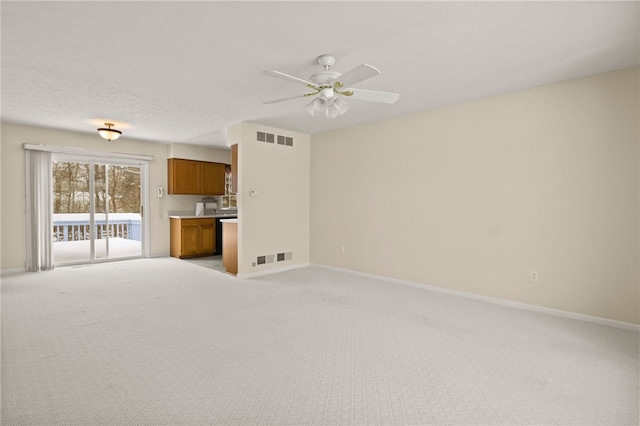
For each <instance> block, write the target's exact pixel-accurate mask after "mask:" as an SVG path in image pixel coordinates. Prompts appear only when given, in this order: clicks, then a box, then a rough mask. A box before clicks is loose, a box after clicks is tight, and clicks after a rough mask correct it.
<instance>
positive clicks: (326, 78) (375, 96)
mask: <svg viewBox="0 0 640 426" xmlns="http://www.w3.org/2000/svg"><path fill="white" fill-rule="evenodd" d="M316 60H317V62H318V63H319V64H320V65H322V68H323V70H322V71H320V72H317V73H315V74H313V75H312V76H311V77H309V79H308V80H305V79H302V78H298V77H294V76H292V75H289V74H285V73H283V72H280V71H274V70H272V71H264V72H263V73H264V74H266V75H270V76H272V77H278V78H281V79H284V80H287V81H290V82H293V83H298V84H302V85H304V86H306V87H308V88H310V89H313V92H309V93H304V94H302V95H297V96H291V97H288V98H283V99H276V100H274V101H269V102H265V104H273V103H276V102H282V101H287V100H289V99H296V98H301V97H307V96H316V95H319V96H318V97H316V98H315V99H314V100H313V101H312V102H311V103H310V104H307V105H306V106H305V109H306V110H307V111H308V112H309V114H311V115H315V114H316V113H320V114H321V115H324V116H325V117H326V118H335V117H337V116H339V115H342V114H344V113H345V112H346V111H347V109H348V108H349V104H348V103H347V102H345V101H344V100H343V99H341V97H342V96H347V97H351V98H352V99H360V100H363V101H372V102H381V103H384V104H392V103H394V102H396V101H397V100H398V98H399V97H400V95H399V94H397V93H391V92H379V91H377V90H364V89H354V88H352V87H351V86H352V85H354V84H356V83H359V82H361V81H364V80H367V79H369V78H371V77H375V76H377V75H380V71H378V69H377V68H374V67H372V66H371V65H367V64H362V65H360V66H357V67H355V68H354V69H352V70H351V71H348V72H346V73H344V74H340V73H339V72H336V71H333V70H331V66H332V65H333V64H334V63H335V62H336V58H335V57H333V56H332V55H321V56H318V58H317V59H316Z"/></svg>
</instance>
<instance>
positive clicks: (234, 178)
mask: <svg viewBox="0 0 640 426" xmlns="http://www.w3.org/2000/svg"><path fill="white" fill-rule="evenodd" d="M231 192H233V193H234V194H237V193H238V144H235V145H231Z"/></svg>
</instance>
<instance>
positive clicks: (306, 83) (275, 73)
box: [262, 70, 318, 89]
mask: <svg viewBox="0 0 640 426" xmlns="http://www.w3.org/2000/svg"><path fill="white" fill-rule="evenodd" d="M262 74H266V75H270V76H272V77H278V78H281V79H283V80H287V81H292V82H294V83H298V84H302V85H303V86H308V87H313V88H314V89H317V88H318V86H317V85H315V84H313V83H312V82H310V81H307V80H303V79H301V78H298V77H294V76H292V75H289V74H285V73H283V72H280V71H274V70H270V71H262Z"/></svg>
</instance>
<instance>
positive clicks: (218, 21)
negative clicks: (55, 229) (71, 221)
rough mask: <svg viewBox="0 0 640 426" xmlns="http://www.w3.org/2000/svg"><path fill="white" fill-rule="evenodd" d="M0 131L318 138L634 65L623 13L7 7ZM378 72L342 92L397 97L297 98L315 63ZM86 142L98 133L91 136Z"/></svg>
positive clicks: (361, 6)
mask: <svg viewBox="0 0 640 426" xmlns="http://www.w3.org/2000/svg"><path fill="white" fill-rule="evenodd" d="M1 17H2V27H1V31H2V34H1V35H2V50H1V55H2V69H1V72H2V81H1V82H2V110H1V111H2V120H3V121H5V122H12V123H21V124H28V125H34V126H41V127H50V128H59V129H66V130H72V131H80V132H90V133H94V134H96V133H95V129H96V128H97V127H98V126H100V125H102V123H103V122H105V121H110V122H114V123H116V124H117V128H119V129H121V130H123V132H124V135H123V138H122V139H121V140H124V139H125V138H126V137H131V138H137V139H144V140H151V141H155V142H164V143H193V144H202V145H218V146H224V145H225V144H226V140H225V129H226V127H227V126H229V125H232V124H235V123H237V122H240V121H252V122H257V123H262V124H265V125H271V126H275V127H279V128H284V129H289V130H294V131H299V132H303V133H309V134H314V133H319V132H323V131H327V130H331V129H336V128H341V127H347V126H353V125H357V124H360V123H364V122H369V121H374V120H379V119H383V118H387V117H392V116H398V115H402V114H407V113H411V112H416V111H421V110H425V109H428V108H433V107H438V106H443V105H448V104H453V103H458V102H464V101H468V100H471V99H477V98H481V97H486V96H492V95H497V94H500V93H506V92H511V91H515V90H521V89H526V88H529V87H535V86H539V85H544V84H550V83H554V82H559V81H564V80H569V79H573V78H578V77H583V76H587V75H593V74H597V73H601V72H605V71H610V70H615V69H620V68H626V67H631V66H637V65H638V64H639V51H640V45H639V38H640V37H639V24H638V23H639V22H640V15H639V3H638V2H635V1H631V2H609V1H605V2H395V1H394V2H371V3H370V2H177V1H176V2H169V1H167V2H164V1H159V2H124V1H122V2H7V1H3V2H2V5H1ZM324 53H331V54H333V55H335V56H336V58H337V62H336V65H335V66H334V67H333V69H334V70H336V71H340V72H343V73H344V72H346V71H348V70H350V69H351V68H353V67H355V66H357V65H359V64H362V63H367V64H370V65H373V66H375V67H377V68H378V69H380V70H381V72H382V75H381V76H378V77H375V78H372V79H370V80H367V81H364V82H362V83H360V84H358V85H355V86H354V87H358V88H363V89H371V90H383V91H390V92H398V93H400V100H399V101H398V102H397V103H395V104H392V105H385V104H377V103H372V102H364V101H358V100H349V102H350V103H351V108H350V109H349V111H348V112H347V113H346V114H345V115H343V116H340V117H338V118H336V119H333V120H330V119H326V118H323V117H311V116H310V115H309V114H308V113H307V112H306V111H305V110H304V108H303V107H304V105H305V104H306V103H308V102H309V99H296V100H291V101H287V102H283V103H278V104H271V105H265V104H263V102H264V101H268V100H272V99H278V98H283V97H287V96H295V95H297V94H302V93H304V92H305V87H303V86H299V85H296V84H292V83H290V82H287V81H283V80H279V79H276V78H273V77H269V76H266V75H263V74H262V73H261V72H262V71H263V70H267V69H276V70H279V71H282V72H285V73H288V74H292V75H295V76H298V77H301V78H305V79H306V78H308V77H309V76H310V75H311V74H312V73H314V72H316V71H319V70H320V67H319V66H318V65H317V64H316V63H315V58H316V57H317V56H318V55H320V54H324ZM96 137H97V134H96Z"/></svg>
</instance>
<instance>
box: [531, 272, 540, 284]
mask: <svg viewBox="0 0 640 426" xmlns="http://www.w3.org/2000/svg"><path fill="white" fill-rule="evenodd" d="M531 281H533V282H538V271H531Z"/></svg>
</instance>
